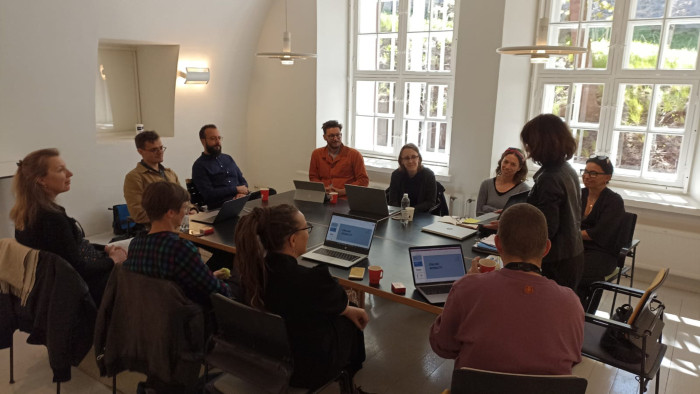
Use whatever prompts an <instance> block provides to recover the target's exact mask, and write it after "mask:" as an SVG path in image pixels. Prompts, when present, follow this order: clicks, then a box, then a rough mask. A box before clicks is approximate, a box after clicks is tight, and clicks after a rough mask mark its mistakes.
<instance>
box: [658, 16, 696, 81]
mask: <svg viewBox="0 0 700 394" xmlns="http://www.w3.org/2000/svg"><path fill="white" fill-rule="evenodd" d="M699 32H700V24H697V23H694V24H690V23H670V24H669V25H668V32H667V35H666V38H665V39H664V41H665V42H666V44H665V47H664V55H663V56H664V57H663V59H662V60H661V68H665V69H672V70H676V69H686V70H694V69H695V62H696V61H697V59H698V33H699Z"/></svg>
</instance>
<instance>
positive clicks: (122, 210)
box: [112, 204, 136, 235]
mask: <svg viewBox="0 0 700 394" xmlns="http://www.w3.org/2000/svg"><path fill="white" fill-rule="evenodd" d="M130 217H131V215H130V214H129V208H128V207H127V205H126V204H117V205H113V206H112V230H114V234H115V235H122V234H128V233H129V230H131V229H132V228H133V227H134V226H135V225H136V222H133V221H130V220H129V218H130Z"/></svg>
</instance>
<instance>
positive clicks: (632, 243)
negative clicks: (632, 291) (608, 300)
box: [593, 212, 639, 316]
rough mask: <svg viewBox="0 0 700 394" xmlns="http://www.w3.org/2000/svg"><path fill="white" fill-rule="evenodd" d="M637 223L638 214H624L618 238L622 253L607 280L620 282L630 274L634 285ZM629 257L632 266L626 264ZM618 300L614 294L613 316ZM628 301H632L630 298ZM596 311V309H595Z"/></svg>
mask: <svg viewBox="0 0 700 394" xmlns="http://www.w3.org/2000/svg"><path fill="white" fill-rule="evenodd" d="M636 225H637V214H635V213H631V212H625V213H624V214H623V216H622V224H621V225H620V236H619V239H618V245H620V253H619V254H618V259H617V267H616V268H615V270H614V271H613V272H612V273H610V275H608V276H606V277H605V280H606V281H607V282H612V281H613V279H615V283H617V284H618V285H619V284H620V278H621V277H622V276H623V275H624V276H629V278H630V287H633V286H634V263H635V258H636V253H637V245H639V240H638V239H633V237H634V229H635V227H636ZM627 257H632V265H631V266H630V267H628V266H626V265H625V262H626V261H627ZM616 300H617V293H614V295H613V301H612V305H611V307H610V316H612V314H613V311H614V310H615V301H616ZM628 302H631V298H630V300H628ZM593 313H595V311H593Z"/></svg>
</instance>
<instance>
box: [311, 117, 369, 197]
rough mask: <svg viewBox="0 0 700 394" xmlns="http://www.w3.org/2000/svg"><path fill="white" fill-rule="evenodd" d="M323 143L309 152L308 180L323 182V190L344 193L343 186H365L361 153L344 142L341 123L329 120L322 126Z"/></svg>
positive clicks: (367, 183)
mask: <svg viewBox="0 0 700 394" xmlns="http://www.w3.org/2000/svg"><path fill="white" fill-rule="evenodd" d="M321 129H322V130H323V139H324V140H326V146H324V147H323V148H318V149H316V150H314V151H313V153H311V163H310V164H309V180H310V181H312V182H323V184H324V185H325V186H326V192H327V193H330V192H337V193H338V195H340V196H344V195H345V185H357V186H367V185H369V177H368V176H367V171H366V170H365V160H364V158H363V157H362V154H360V152H358V151H357V150H355V149H353V148H349V147H347V146H345V145H343V140H342V138H343V134H342V133H341V131H342V130H343V125H342V124H340V123H338V121H336V120H329V121H328V122H326V123H324V124H323V126H322V127H321Z"/></svg>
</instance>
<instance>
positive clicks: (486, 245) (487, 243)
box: [476, 234, 498, 252]
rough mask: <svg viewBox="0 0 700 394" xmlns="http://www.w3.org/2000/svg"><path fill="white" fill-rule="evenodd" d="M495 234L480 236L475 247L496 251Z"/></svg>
mask: <svg viewBox="0 0 700 394" xmlns="http://www.w3.org/2000/svg"><path fill="white" fill-rule="evenodd" d="M495 238H496V234H491V235H489V236H488V237H484V238H481V239H480V240H479V241H478V242H477V243H476V247H477V248H479V249H484V250H489V251H493V252H498V250H497V249H496V240H495Z"/></svg>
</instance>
